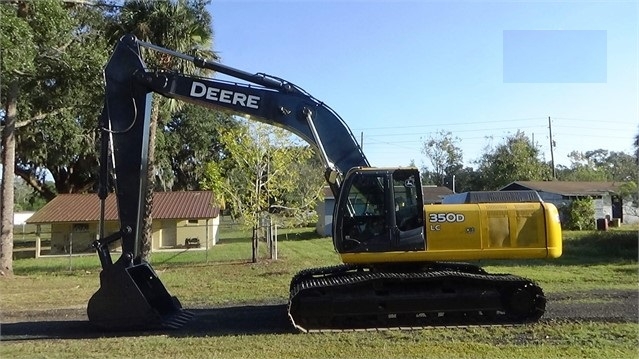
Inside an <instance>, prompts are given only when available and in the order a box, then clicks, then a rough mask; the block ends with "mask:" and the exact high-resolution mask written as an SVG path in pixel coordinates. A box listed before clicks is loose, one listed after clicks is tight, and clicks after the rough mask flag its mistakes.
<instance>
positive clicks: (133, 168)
mask: <svg viewBox="0 0 639 359" xmlns="http://www.w3.org/2000/svg"><path fill="white" fill-rule="evenodd" d="M141 47H145V48H148V49H150V50H152V51H157V52H160V53H163V54H164V55H167V56H172V57H176V58H180V59H182V60H184V61H188V62H191V63H192V64H194V65H195V66H196V67H197V68H201V69H207V70H213V71H216V72H219V73H223V74H226V75H228V76H231V77H234V78H236V79H239V80H242V81H244V83H233V82H226V81H221V80H216V79H212V78H207V77H198V76H195V75H186V74H183V73H177V72H172V71H166V70H153V69H149V68H147V66H146V65H145V63H144V61H143V59H142V54H141V51H140V50H141ZM104 75H105V82H106V93H105V103H104V108H103V111H102V115H101V117H100V132H101V139H102V140H101V141H102V142H101V154H100V156H101V175H100V186H99V191H98V194H99V196H100V198H101V200H102V213H104V203H105V199H106V197H107V192H108V191H107V188H108V184H107V183H106V181H107V178H108V177H109V166H108V163H111V166H110V167H112V168H113V177H114V179H115V181H114V186H115V193H116V197H117V203H118V211H119V219H120V225H121V228H120V231H119V232H117V233H114V234H112V235H109V236H107V237H104V235H103V230H101V231H100V232H101V233H100V239H99V240H97V241H96V242H95V243H94V247H95V248H96V250H97V252H98V255H99V258H100V261H101V264H102V267H103V273H102V275H101V288H100V290H98V292H97V293H96V294H95V295H94V296H93V297H92V299H91V301H90V302H89V308H88V313H89V318H90V319H91V320H92V321H93V322H96V323H97V324H98V325H101V326H103V327H105V328H120V327H128V326H129V325H130V323H131V322H132V321H130V320H124V319H122V320H118V319H117V318H118V317H120V316H122V317H127V316H131V315H133V314H134V313H140V312H154V311H156V312H157V311H158V308H157V307H160V308H163V309H162V310H159V312H160V314H162V315H160V316H159V317H157V316H156V317H157V318H154V319H153V320H151V321H150V322H151V323H150V324H149V323H146V322H147V319H148V317H150V316H151V317H153V315H148V314H145V316H144V317H143V318H140V319H139V320H137V322H140V323H146V324H144V326H145V327H149V326H162V325H164V324H163V323H166V322H167V321H171V320H173V319H171V320H166V319H164V318H163V317H171V318H173V317H175V313H180V312H181V306H180V304H179V302H177V299H176V298H171V297H170V296H169V295H168V292H166V289H164V287H163V286H162V284H161V282H159V279H157V276H156V275H155V273H154V272H153V270H152V269H151V267H150V265H149V264H148V263H145V262H144V261H142V260H140V258H139V253H138V248H139V247H140V246H139V241H140V240H141V238H142V236H143V230H144V221H145V220H146V219H145V213H144V212H145V208H146V207H145V205H144V201H145V196H146V193H147V186H148V184H147V183H146V172H147V168H148V146H149V136H150V133H149V124H150V115H151V114H150V111H151V100H152V94H153V93H158V94H161V95H164V96H166V97H170V98H175V99H178V100H181V101H184V102H188V103H192V104H196V105H200V106H204V107H209V108H214V109H220V110H225V111H230V112H231V113H234V114H238V115H242V116H246V117H249V118H251V119H253V120H257V121H261V122H264V123H268V124H271V125H275V126H279V127H281V128H284V129H286V130H288V131H290V132H292V133H294V134H296V135H297V136H299V137H300V138H302V139H303V140H305V141H306V142H308V143H309V144H310V145H312V146H313V147H314V148H315V149H316V150H317V152H318V153H319V154H320V158H321V159H322V161H323V163H324V165H325V167H326V173H325V175H326V179H327V181H328V183H329V186H330V187H331V189H332V191H333V193H334V195H335V196H336V197H337V195H338V193H339V190H340V183H341V178H342V177H343V176H344V174H346V172H347V171H348V170H350V169H351V168H353V167H369V163H368V160H367V159H366V157H365V156H364V154H363V153H362V151H361V148H360V146H359V145H358V144H357V142H356V140H355V138H354V136H353V135H352V133H351V131H350V130H349V128H348V126H347V125H346V124H345V123H344V121H343V120H342V119H341V118H340V117H339V116H338V115H337V114H336V113H335V112H334V111H333V110H332V109H330V108H329V107H328V106H327V105H325V104H324V103H322V102H320V101H318V100H317V99H315V98H313V97H312V96H311V95H309V94H308V93H307V92H306V91H304V90H302V89H301V88H299V87H297V86H295V85H294V84H292V83H289V82H287V81H285V80H282V79H279V78H275V77H272V76H268V75H265V74H250V73H248V72H244V71H241V70H238V69H234V68H231V67H228V66H225V65H222V64H219V63H216V62H211V61H208V60H205V59H202V58H198V57H193V56H189V55H186V54H182V53H178V52H175V51H172V50H168V49H165V48H162V47H159V46H156V45H153V44H150V43H147V42H144V41H141V40H139V39H136V38H135V37H134V36H132V35H127V36H124V37H122V38H121V39H120V41H119V42H118V44H117V45H116V47H115V50H114V52H113V54H112V56H111V58H110V60H109V62H108V64H107V66H106V68H105V71H104ZM101 222H103V221H101ZM101 227H102V226H101ZM118 239H121V242H122V255H121V257H120V258H119V259H118V260H117V261H116V263H113V262H112V260H111V254H110V250H109V245H110V244H111V243H113V242H115V241H117V240H118ZM133 271H135V272H136V273H140V274H133ZM111 272H112V273H111ZM109 273H111V274H109ZM116 278H117V279H116ZM148 278H150V279H148ZM121 283H127V285H129V286H130V287H131V288H133V290H131V289H130V288H129V289H126V290H124V289H122V288H119V287H121V286H122V284H121ZM151 283H154V284H153V285H151ZM149 287H152V288H153V289H150V290H149V289H146V291H147V292H144V290H142V288H149ZM138 292H141V293H142V294H143V297H146V299H147V300H146V302H147V303H148V304H151V308H147V306H146V305H145V300H144V298H141V299H142V300H136V298H128V299H127V297H132V296H137V297H139V296H138V295H137V293H138ZM130 293H135V294H130ZM149 298H155V299H153V300H150V299H149ZM157 298H160V299H157ZM136 301H137V302H140V303H141V304H140V306H141V308H135V307H133V308H132V309H130V310H128V309H126V308H124V307H118V308H114V307H113V304H112V303H116V302H136ZM154 301H155V302H159V303H162V304H161V305H156V304H154V303H155V302H154ZM163 312H166V315H165V314H163ZM178 316H179V315H178ZM134 322H135V321H134ZM171 325H172V324H171Z"/></svg>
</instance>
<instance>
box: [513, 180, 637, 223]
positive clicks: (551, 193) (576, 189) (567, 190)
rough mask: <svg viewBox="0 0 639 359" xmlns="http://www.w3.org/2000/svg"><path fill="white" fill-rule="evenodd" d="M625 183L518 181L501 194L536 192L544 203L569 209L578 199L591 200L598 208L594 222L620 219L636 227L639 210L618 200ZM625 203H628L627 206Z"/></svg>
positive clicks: (629, 202) (629, 200)
mask: <svg viewBox="0 0 639 359" xmlns="http://www.w3.org/2000/svg"><path fill="white" fill-rule="evenodd" d="M623 184H624V182H568V181H515V182H512V183H510V184H509V185H507V186H505V187H503V188H501V189H500V190H501V191H517V190H534V191H537V192H538V193H539V196H540V197H541V199H542V200H544V201H545V202H550V203H553V204H554V205H555V206H557V208H560V207H563V206H566V205H568V204H569V203H570V201H572V200H574V199H577V198H585V197H590V198H592V199H593V203H594V206H595V218H594V219H595V220H596V219H598V218H608V219H614V218H618V219H619V220H620V221H621V222H624V223H637V222H639V217H638V216H637V214H638V213H637V209H636V208H634V207H632V200H631V199H624V198H621V197H620V196H619V192H620V188H621V186H622V185H623ZM624 202H625V203H624Z"/></svg>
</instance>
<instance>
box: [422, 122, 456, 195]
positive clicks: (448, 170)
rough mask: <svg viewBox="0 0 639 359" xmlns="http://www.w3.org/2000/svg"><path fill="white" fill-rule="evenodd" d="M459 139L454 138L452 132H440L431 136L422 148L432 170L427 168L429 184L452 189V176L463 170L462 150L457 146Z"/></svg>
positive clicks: (425, 170) (424, 170)
mask: <svg viewBox="0 0 639 359" xmlns="http://www.w3.org/2000/svg"><path fill="white" fill-rule="evenodd" d="M459 141H460V140H459V138H457V137H452V134H451V133H450V132H445V131H443V130H442V131H439V132H437V133H436V134H435V135H431V136H430V137H429V138H428V139H427V140H426V141H425V142H424V144H423V146H422V153H423V154H424V155H426V158H427V159H428V160H429V161H430V164H431V168H432V170H431V171H429V170H427V169H426V168H424V169H423V172H424V173H426V174H428V177H429V178H428V179H429V182H430V181H432V182H433V183H434V184H436V185H440V186H444V185H448V186H449V187H452V176H453V175H454V174H455V173H456V172H457V171H458V170H460V169H462V168H463V165H462V161H463V155H462V150H461V148H459V147H458V146H457V143H458V142H459Z"/></svg>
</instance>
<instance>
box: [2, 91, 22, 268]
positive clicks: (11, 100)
mask: <svg viewBox="0 0 639 359" xmlns="http://www.w3.org/2000/svg"><path fill="white" fill-rule="evenodd" d="M19 92H20V85H19V84H18V83H15V82H13V83H10V84H9V93H8V94H7V105H6V106H7V107H6V113H5V125H4V129H3V131H2V163H3V164H4V165H3V167H2V184H1V185H0V188H1V193H2V201H1V202H2V203H1V204H0V207H1V208H2V209H1V210H0V213H1V214H2V219H1V222H2V231H1V233H0V277H9V276H13V197H14V192H13V183H14V180H15V163H16V136H15V129H16V128H15V125H16V117H17V102H18V93H19Z"/></svg>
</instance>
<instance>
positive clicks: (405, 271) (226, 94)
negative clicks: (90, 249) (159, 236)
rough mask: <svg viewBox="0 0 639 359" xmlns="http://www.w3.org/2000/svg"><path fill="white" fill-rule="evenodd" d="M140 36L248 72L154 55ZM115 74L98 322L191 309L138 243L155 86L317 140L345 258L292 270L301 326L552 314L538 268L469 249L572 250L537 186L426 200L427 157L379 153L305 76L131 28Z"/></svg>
mask: <svg viewBox="0 0 639 359" xmlns="http://www.w3.org/2000/svg"><path fill="white" fill-rule="evenodd" d="M141 47H143V48H146V49H148V50H149V51H157V52H160V53H162V54H164V55H165V56H172V57H177V58H180V59H182V60H183V61H189V62H191V63H193V64H194V65H195V66H197V67H199V68H202V69H208V70H213V71H215V72H218V73H222V74H225V75H228V76H230V77H232V78H234V79H237V80H238V81H241V82H227V81H222V80H218V79H213V78H208V77H199V76H195V75H186V74H182V73H179V72H175V71H166V70H161V69H149V68H147V66H146V65H145V63H144V61H143V59H142V56H141V51H140V49H141ZM105 80H106V94H105V101H104V108H103V112H102V115H101V117H100V132H101V153H100V156H101V160H100V165H101V166H100V178H101V180H100V186H99V191H98V195H99V197H100V198H101V199H102V208H103V209H104V200H105V198H106V197H107V188H108V187H109V186H108V184H107V183H106V182H107V181H106V180H107V178H109V177H112V178H114V183H113V186H114V187H115V192H116V197H117V203H118V211H119V220H120V224H121V226H120V230H119V231H118V232H116V233H112V234H109V235H106V236H105V235H104V233H103V231H101V233H100V237H99V239H98V240H96V241H95V242H94V247H95V249H96V251H97V253H98V257H99V258H100V262H101V265H102V272H101V273H100V288H99V289H98V291H97V292H96V293H95V294H94V295H93V296H92V297H91V299H90V300H89V303H88V307H87V313H88V316H89V320H90V321H91V322H92V323H94V324H96V325H97V326H99V327H101V328H104V329H108V330H124V329H127V330H130V329H150V328H177V327H180V326H182V325H184V324H185V323H186V322H188V320H189V319H190V318H191V317H192V314H191V313H190V312H189V311H188V310H185V309H184V308H183V307H182V305H181V304H180V302H179V300H178V299H177V298H176V297H174V296H171V295H170V294H169V293H168V291H167V290H166V288H165V287H164V285H163V284H162V282H161V281H160V279H159V278H158V276H157V275H156V273H155V272H154V270H153V269H152V268H151V266H150V264H149V263H147V262H145V261H144V260H142V259H141V258H140V255H139V253H138V248H139V245H138V243H139V241H140V238H141V237H142V231H143V228H144V223H145V218H146V216H145V213H147V211H148V210H149V209H148V208H146V207H147V206H145V203H144V196H145V193H146V191H147V184H146V182H145V178H146V177H145V173H146V169H147V166H148V163H147V153H148V143H149V119H150V108H151V106H150V103H151V96H152V94H154V93H156V94H160V95H163V96H166V97H170V98H175V99H178V100H182V101H185V102H189V103H192V104H196V105H200V106H205V107H208V108H212V109H221V110H226V111H230V112H232V113H235V114H239V115H243V116H246V117H248V118H250V119H253V120H256V121H261V122H265V123H268V124H272V125H275V126H279V127H282V128H284V129H287V130H289V131H290V132H292V133H294V134H296V135H297V136H299V137H301V138H302V139H303V140H305V141H306V142H308V143H309V144H310V145H312V146H313V147H314V149H315V150H316V151H317V153H318V154H319V156H320V158H321V159H322V162H323V163H324V165H325V167H326V171H325V177H326V180H327V183H328V185H329V186H330V188H331V190H332V192H333V194H334V196H335V198H336V205H335V208H334V214H333V228H332V232H333V244H334V247H335V250H336V251H337V252H338V253H339V255H340V256H341V259H342V261H343V264H342V265H338V266H332V267H325V268H313V269H306V270H303V271H301V272H299V273H298V274H297V275H295V276H294V277H293V279H292V280H291V284H290V293H289V303H288V315H289V318H290V321H291V323H292V325H293V326H294V327H295V328H297V329H298V330H300V331H303V332H307V331H322V330H351V329H385V328H397V327H399V328H410V327H424V326H432V325H442V324H443V325H453V324H464V325H467V324H492V323H522V322H531V321H536V320H538V319H539V318H540V317H541V316H542V315H543V313H544V311H545V305H546V299H545V297H544V294H543V291H542V289H541V288H540V287H539V286H537V285H536V284H535V283H534V282H533V281H531V280H529V279H526V278H522V277H518V276H515V275H509V274H490V273H487V272H486V271H484V270H483V269H482V268H481V267H479V266H477V265H475V264H471V263H467V262H468V261H471V262H476V261H478V260H484V259H511V260H512V259H518V260H519V259H531V258H557V257H559V256H560V255H561V251H562V237H561V227H560V222H559V215H558V213H557V209H556V208H555V206H553V205H552V204H550V203H545V202H543V201H542V200H541V198H540V197H539V195H538V194H537V193H536V192H527V191H520V192H517V191H515V192H468V193H465V194H461V195H457V196H455V197H454V198H456V199H457V200H456V201H455V202H456V203H449V204H438V205H424V204H423V199H422V185H421V181H420V174H419V172H418V170H417V169H416V168H411V167H399V168H376V167H371V165H370V164H369V162H368V160H367V159H366V156H365V155H364V153H363V152H362V150H361V148H360V146H359V145H358V144H357V141H356V140H355V138H354V136H353V134H352V133H351V131H350V129H349V128H348V126H347V125H346V123H345V122H344V121H343V120H342V119H341V118H340V117H339V115H337V113H335V111H333V110H332V109H331V108H330V107H328V106H327V105H326V104H324V103H323V102H321V101H319V100H317V99H315V98H314V97H313V96H311V95H310V94H309V93H307V92H306V91H304V90H303V89H302V88H300V87H298V86H296V85H294V84H293V83H291V82H288V81H286V80H283V79H281V78H277V77H275V76H270V75H266V74H263V73H257V74H252V73H248V72H244V71H242V70H238V69H235V68H232V67H228V66H225V65H222V64H220V63H217V62H212V61H209V60H206V59H202V58H199V57H193V56H190V55H187V54H182V53H179V52H175V51H172V50H169V49H166V48H162V47H160V46H157V45H154V44H151V43H148V42H144V41H141V40H139V39H136V38H135V37H134V36H132V35H127V36H124V37H122V38H121V39H120V41H119V42H118V44H117V45H116V47H115V50H114V52H113V54H112V55H111V58H110V60H109V62H108V64H107V66H106V68H105ZM292 175H294V174H292ZM102 212H104V210H103V211H102ZM118 240H121V245H122V254H121V256H120V257H119V258H118V259H117V260H116V261H115V262H113V261H112V259H111V250H110V246H112V245H113V244H114V243H115V242H116V241H118Z"/></svg>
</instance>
